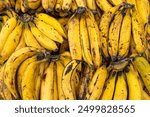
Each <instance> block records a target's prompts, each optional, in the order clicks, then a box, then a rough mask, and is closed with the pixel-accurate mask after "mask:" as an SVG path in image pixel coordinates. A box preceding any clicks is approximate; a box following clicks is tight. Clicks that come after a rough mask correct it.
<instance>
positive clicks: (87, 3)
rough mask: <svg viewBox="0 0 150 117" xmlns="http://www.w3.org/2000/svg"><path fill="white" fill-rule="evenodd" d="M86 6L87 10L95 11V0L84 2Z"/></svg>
mask: <svg viewBox="0 0 150 117" xmlns="http://www.w3.org/2000/svg"><path fill="white" fill-rule="evenodd" d="M86 5H87V8H89V9H90V10H92V11H96V9H97V8H96V2H95V0H86Z"/></svg>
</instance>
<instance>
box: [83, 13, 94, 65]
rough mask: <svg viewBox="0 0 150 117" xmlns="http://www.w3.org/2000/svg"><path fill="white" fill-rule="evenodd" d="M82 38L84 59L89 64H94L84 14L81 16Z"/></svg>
mask: <svg viewBox="0 0 150 117" xmlns="http://www.w3.org/2000/svg"><path fill="white" fill-rule="evenodd" d="M80 39H81V48H82V54H83V59H84V61H86V62H87V63H88V64H89V65H93V62H92V56H91V51H90V40H89V36H88V30H87V25H86V19H85V16H84V15H82V16H81V18H80Z"/></svg>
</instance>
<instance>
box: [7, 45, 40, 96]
mask: <svg viewBox="0 0 150 117" xmlns="http://www.w3.org/2000/svg"><path fill="white" fill-rule="evenodd" d="M37 52H40V51H39V50H37V49H36V48H33V47H24V48H22V49H19V50H17V51H15V52H14V53H13V54H12V55H11V56H10V57H9V59H8V60H7V63H6V66H5V71H4V82H5V84H6V85H7V87H8V89H9V90H10V92H11V93H12V95H13V96H14V98H15V99H18V98H19V94H18V91H17V89H16V80H15V75H16V71H17V69H18V67H19V65H20V64H21V63H22V62H23V61H24V60H26V59H27V58H29V57H31V56H33V55H34V54H36V53H37Z"/></svg>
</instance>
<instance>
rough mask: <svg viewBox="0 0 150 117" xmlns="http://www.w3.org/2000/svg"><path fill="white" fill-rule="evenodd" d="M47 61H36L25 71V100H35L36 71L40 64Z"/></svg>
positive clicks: (22, 87) (23, 92)
mask: <svg viewBox="0 0 150 117" xmlns="http://www.w3.org/2000/svg"><path fill="white" fill-rule="evenodd" d="M45 61H46V60H45V59H43V60H40V61H34V62H32V63H30V64H29V65H28V66H27V68H26V69H25V71H24V74H23V76H22V82H21V91H22V99H23V100H35V99H36V96H35V77H34V74H35V71H36V69H37V68H38V66H39V65H40V63H43V62H45Z"/></svg>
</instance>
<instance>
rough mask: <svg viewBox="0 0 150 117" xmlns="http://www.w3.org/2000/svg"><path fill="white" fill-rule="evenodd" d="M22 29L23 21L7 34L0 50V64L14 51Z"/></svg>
mask: <svg viewBox="0 0 150 117" xmlns="http://www.w3.org/2000/svg"><path fill="white" fill-rule="evenodd" d="M22 29H23V23H20V24H17V26H16V27H15V29H14V30H13V31H12V32H11V33H10V35H9V36H8V38H7V41H6V42H5V45H4V46H3V49H2V51H1V52H0V56H1V58H0V64H2V63H3V62H5V61H6V60H7V59H8V58H9V57H10V56H11V54H12V53H13V52H14V51H15V49H16V47H17V45H18V43H19V41H20V37H21V33H22Z"/></svg>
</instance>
